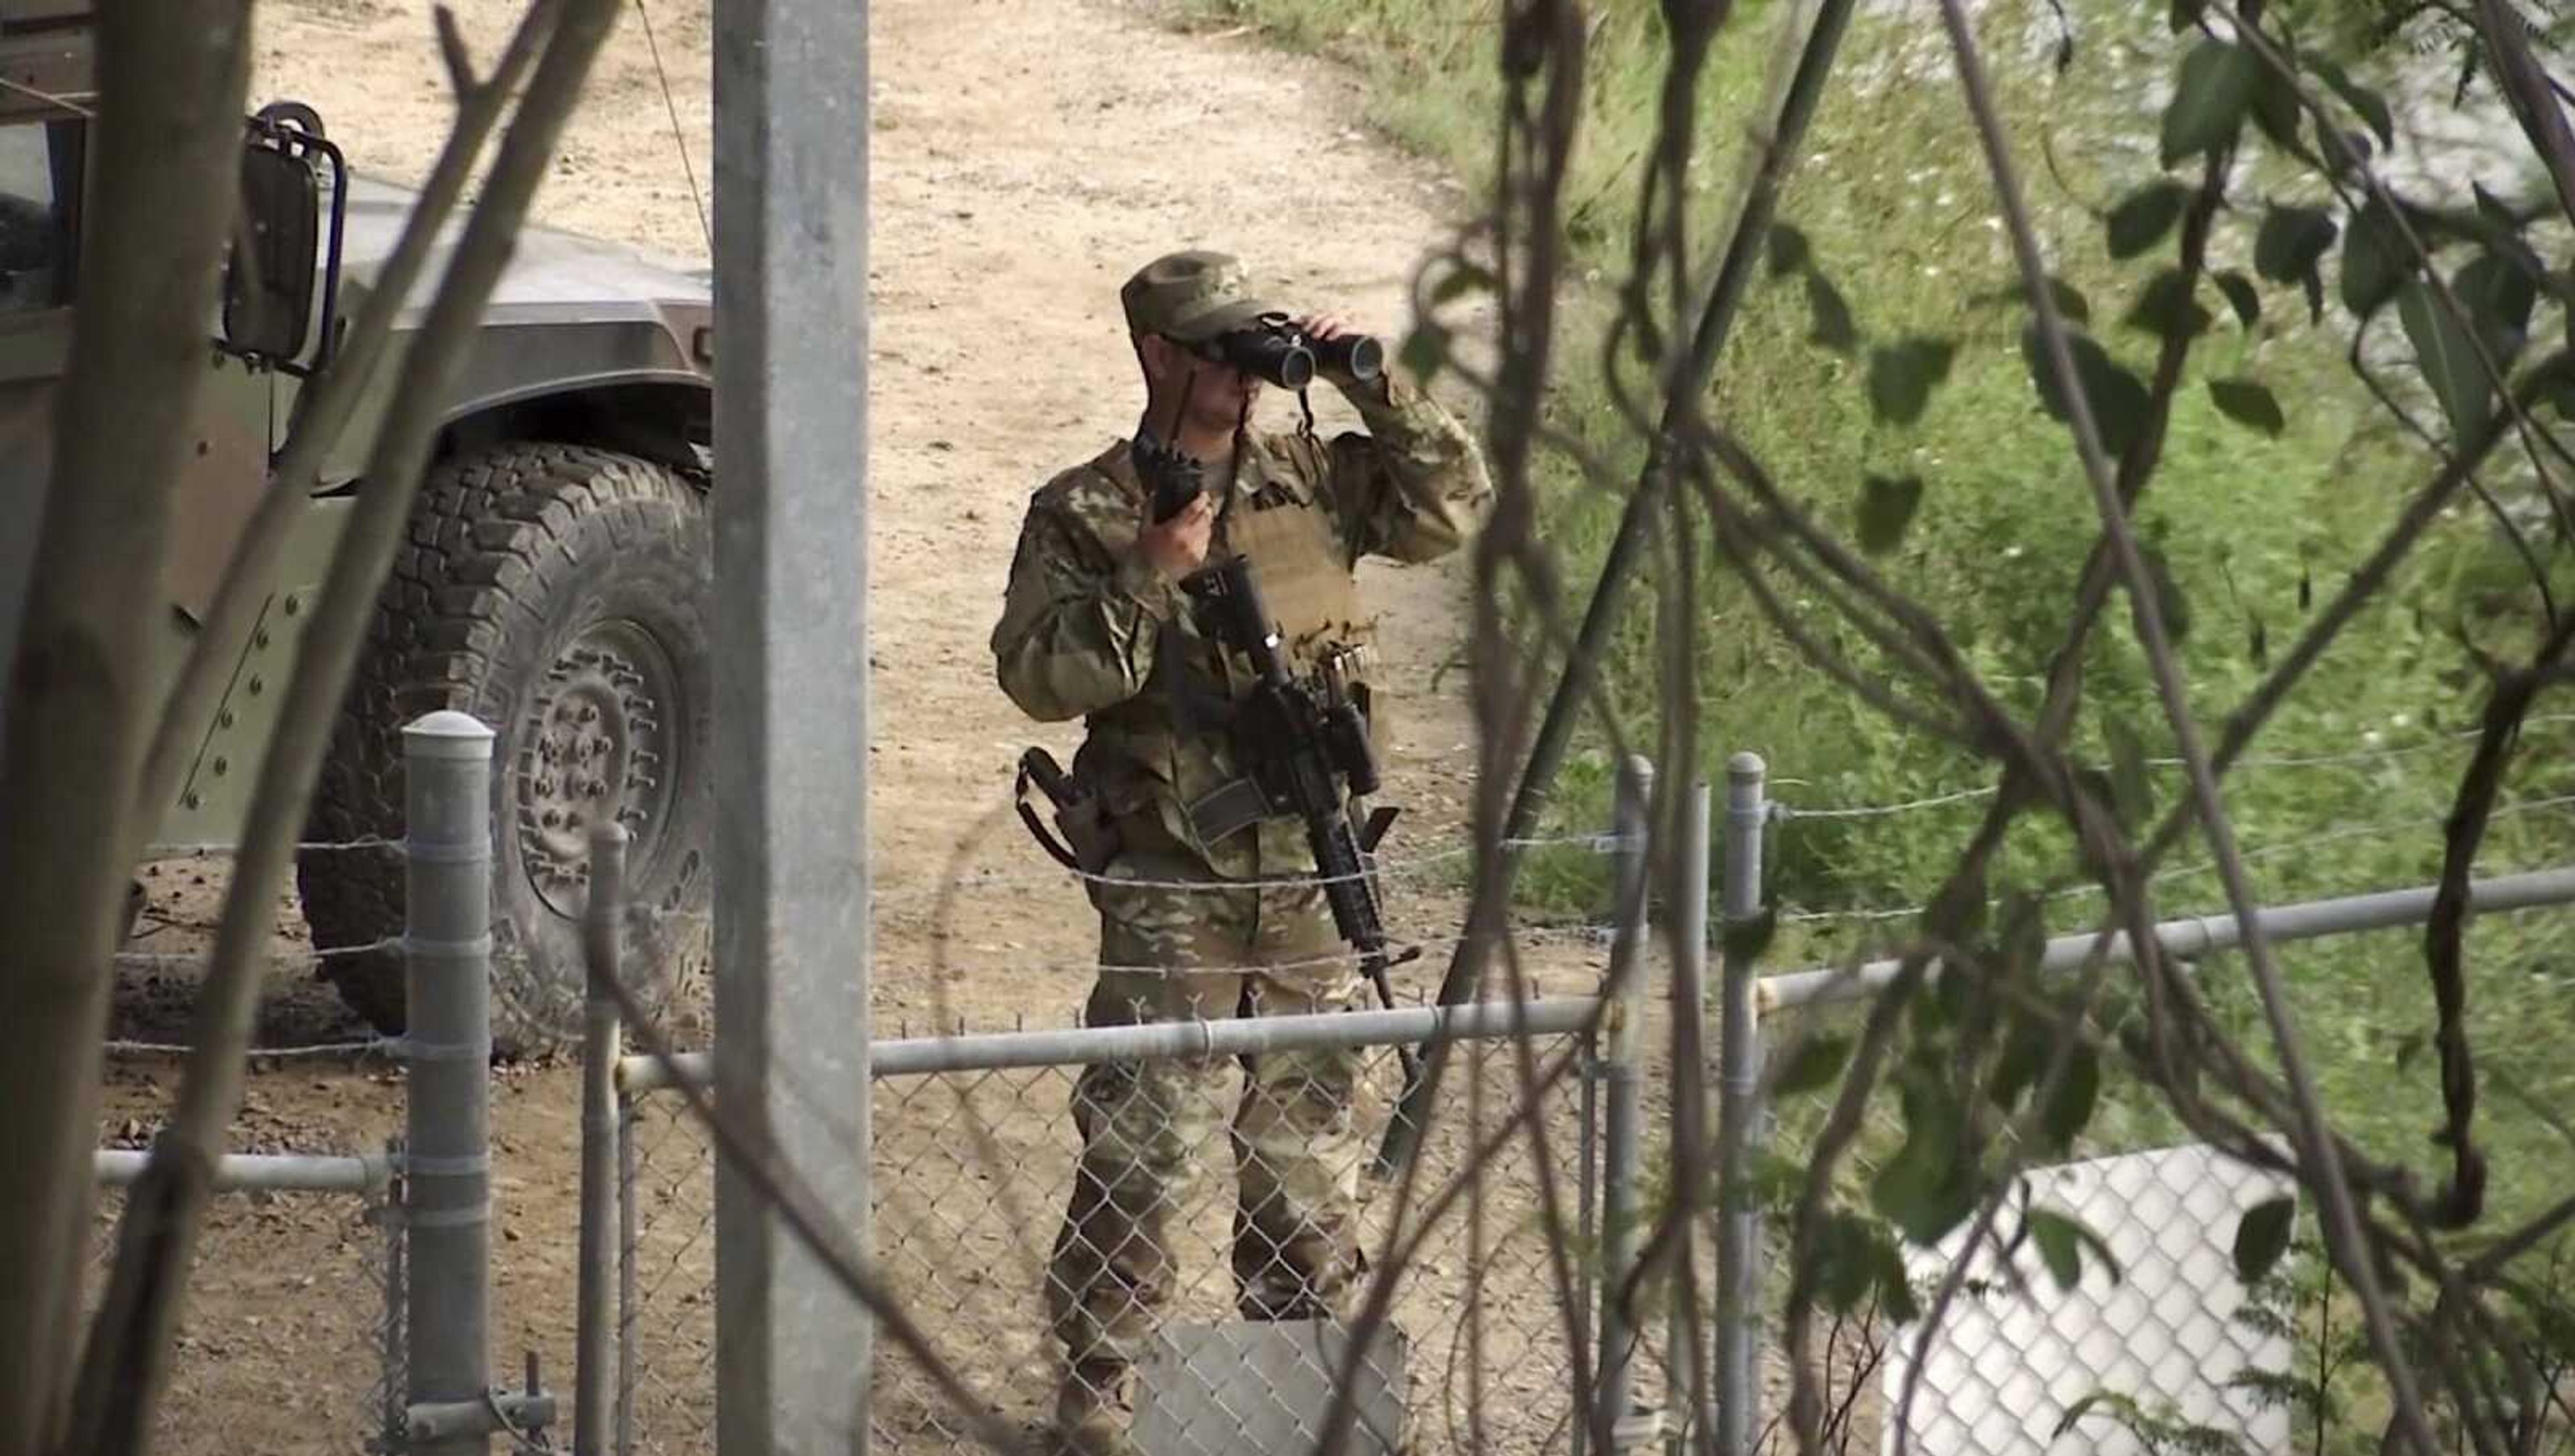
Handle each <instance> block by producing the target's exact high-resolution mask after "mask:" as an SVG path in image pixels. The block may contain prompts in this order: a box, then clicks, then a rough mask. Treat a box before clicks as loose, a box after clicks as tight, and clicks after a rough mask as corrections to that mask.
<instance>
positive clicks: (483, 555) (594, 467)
mask: <svg viewBox="0 0 2575 1456" xmlns="http://www.w3.org/2000/svg"><path fill="white" fill-rule="evenodd" d="M713 610H714V575H713V566H712V560H711V537H710V531H709V526H708V521H707V511H706V505H705V502H704V500H703V499H702V497H701V496H700V494H699V492H698V491H697V490H696V489H695V488H694V487H693V486H692V485H691V483H690V482H689V481H687V480H686V479H684V478H682V477H681V476H680V475H679V474H678V473H676V472H674V471H672V470H670V469H669V468H667V467H664V466H661V465H657V464H654V463H651V462H649V461H644V460H639V459H636V458H634V457H632V456H625V455H618V454H614V453H611V452H608V451H604V450H594V449H590V448H587V447H582V446H572V445H554V444H538V443H528V442H514V443H510V444H505V445H501V446H498V447H495V448H492V449H489V450H484V451H479V452H476V453H473V454H470V455H466V456H462V457H458V458H454V459H450V460H446V461H442V462H440V463H439V464H438V465H436V466H433V467H432V468H431V470H430V473H429V475H428V477H427V479H426V480H424V481H423V483H422V488H421V498H420V501H419V504H418V505H417V507H416V508H415V510H414V514H413V518H412V524H411V533H410V538H409V540H408V542H407V543H406V545H405V548H404V550H403V551H402V552H401V554H400V555H399V556H398V557H397V558H396V560H395V564H394V568H393V572H392V575H391V577H390V578H389V579H388V580H387V582H386V586H385V592H384V595H383V597H382V599H381V600H380V601H379V602H378V604H377V607H376V613H375V620H374V622H373V624H372V625H371V627H370V629H369V635H368V643H367V648H366V651H365V655H364V656H363V657H362V658H361V659H360V661H359V664H358V668H357V671H356V674H355V676H354V680H353V681H352V683H351V685H350V692H349V697H348V699H347V701H346V702H345V703H344V704H343V705H342V709H341V714H340V720H339V723H338V725H337V726H336V728H335V730H334V734H333V742H332V746H331V751H330V755H329V757H328V759H327V760H326V761H325V763H324V766H323V770H322V776H321V780H320V782H319V784H318V785H317V788H316V791H315V796H314V803H313V811H312V815H311V824H310V826H309V828H308V838H310V839H312V840H314V841H316V843H315V846H314V847H308V848H307V849H306V850H304V851H302V852H301V853H300V854H299V855H298V858H297V864H296V878H297V887H298V888H299V890H300V891H301V892H302V895H303V900H304V913H305V918H306V919H307V921H308V922H309V923H310V924H311V925H312V928H313V936H314V943H315V945H316V947H317V948H320V949H322V950H324V951H326V952H328V951H329V950H331V949H333V948H334V947H359V946H368V945H374V944H376V943H377V942H379V941H384V940H389V939H391V938H392V937H395V936H397V935H399V934H401V932H402V924H403V863H402V860H401V857H400V856H399V855H394V854H386V853H373V854H371V853H366V852H350V851H347V850H335V849H329V848H323V847H319V846H320V845H323V844H332V843H348V842H351V841H355V840H361V839H365V838H369V837H382V838H386V839H399V838H400V837H401V836H402V825H403V784H404V775H403V749H402V729H403V725H405V724H407V723H410V722H412V721H413V720H415V719H417V718H419V717H420V716H421V715H423V714H427V713H432V712H436V711H438V710H441V709H454V710H457V711H460V712H463V713H468V714H471V715H473V716H474V717H475V718H477V719H479V720H481V721H482V722H483V723H485V724H487V725H489V726H490V727H491V728H492V729H493V731H494V735H495V739H496V741H495V742H494V745H493V760H492V822H493V825H494V842H493V873H492V916H493V921H494V924H493V951H492V964H493V975H492V989H493V995H492V1024H493V1037H494V1042H495V1045H496V1049H497V1050H499V1051H500V1052H502V1054H504V1055H509V1054H521V1055H524V1054H531V1053H535V1052H539V1051H544V1050H550V1049H553V1048H556V1047H559V1046H562V1045H563V1044H565V1043H567V1042H573V1041H577V1040H578V1039H579V1037H580V1035H581V1024H582V1015H581V1007H582V996H583V991H582V987H583V982H584V979H585V970H584V962H583V958H582V938H583V937H582V919H581V917H582V914H583V909H584V906H585V904H586V903H587V900H588V889H587V881H588V858H589V834H590V825H591V824H592V823H593V822H594V821H595V819H596V817H597V816H598V815H599V814H601V813H615V814H617V815H619V816H620V817H621V818H622V819H623V820H624V821H625V822H626V824H627V827H628V828H629V830H630V831H631V832H632V833H633V834H634V838H633V840H632V841H631V842H630V844H629V846H628V850H627V882H626V890H627V904H628V912H627V928H626V933H625V936H624V937H623V946H624V955H623V959H624V965H623V971H624V976H623V978H624V979H625V980H626V981H627V983H628V984H629V985H630V986H631V987H633V989H634V991H635V993H636V995H637V996H638V997H639V998H640V999H641V1000H642V1001H643V1002H644V1003H645V1004H646V1005H647V1006H649V1007H651V1008H652V1009H653V1010H654V1011H655V1012H656V1013H659V1012H660V1011H662V1010H664V1009H667V1008H668V1007H669V1006H670V1005H671V1003H672V1001H673V999H674V998H675V997H676V996H677V995H678V994H679V993H680V992H682V991H683V990H685V989H687V988H688V987H689V986H691V985H692V984H693V983H694V982H695V981H696V980H697V979H698V978H699V977H700V976H701V975H702V974H703V973H704V968H705V965H706V961H707V952H708V947H709V945H710V943H711V940H712V935H711V932H710V926H709V923H708V913H707V912H708V910H709V908H710V900H711V886H712V883H713V878H714V875H713V869H714V866H713V863H712V861H711V859H710V847H709V845H710V836H711V834H712V832H713V793H712V785H711V782H710V780H711V778H712V776H713V769H714V762H713V758H712V756H711V748H710V723H711V710H712V707H713V692H712V687H711V684H710V681H709V673H710V667H709V650H710V646H711V644H710V640H709V634H710V626H711V624H710V614H711V613H712V611H713ZM322 967H323V968H322V975H323V978H324V979H326V980H329V981H331V982H332V983H333V984H334V985H335V986H336V987H337V988H338V990H339V992H340V994H341V996H342V998H343V999H345V1000H346V1001H347V1002H348V1003H349V1005H350V1006H351V1007H352V1008H353V1009H355V1010H356V1011H357V1012H358V1013H359V1014H360V1015H362V1016H364V1017H366V1018H367V1019H368V1020H369V1021H370V1022H372V1023H374V1024H375V1025H376V1026H377V1027H378V1028H380V1029H382V1030H384V1031H386V1032H388V1033H396V1032H399V1031H401V1030H402V1028H403V1023H404V993H403V960H402V956H401V955H400V953H399V952H396V951H392V950H385V949H378V950H372V951H359V952H357V953H349V954H340V955H331V954H328V953H326V954H325V955H324V957H323V961H322Z"/></svg>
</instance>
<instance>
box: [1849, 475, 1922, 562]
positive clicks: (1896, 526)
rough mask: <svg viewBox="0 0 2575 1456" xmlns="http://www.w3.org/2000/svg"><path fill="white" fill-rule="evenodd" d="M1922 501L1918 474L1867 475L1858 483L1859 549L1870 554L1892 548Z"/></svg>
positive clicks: (1920, 479) (1878, 553)
mask: <svg viewBox="0 0 2575 1456" xmlns="http://www.w3.org/2000/svg"><path fill="white" fill-rule="evenodd" d="M1921 505H1922V478H1921V477H1920V476H1876V475H1873V476H1870V477H1868V478H1867V479H1865V480H1863V481H1861V482H1860V487H1859V549H1860V550H1861V551H1864V552H1867V553H1868V554H1869V555H1871V556H1879V555H1883V554H1884V553H1886V552H1889V551H1892V550H1894V549H1895V547H1896V546H1897V545H1898V544H1899V543H1901V542H1902V541H1903V540H1904V532H1905V529H1906V528H1907V527H1910V526H1911V525H1912V524H1913V513H1914V512H1915V511H1916V510H1917V509H1919V508H1920V506H1921Z"/></svg>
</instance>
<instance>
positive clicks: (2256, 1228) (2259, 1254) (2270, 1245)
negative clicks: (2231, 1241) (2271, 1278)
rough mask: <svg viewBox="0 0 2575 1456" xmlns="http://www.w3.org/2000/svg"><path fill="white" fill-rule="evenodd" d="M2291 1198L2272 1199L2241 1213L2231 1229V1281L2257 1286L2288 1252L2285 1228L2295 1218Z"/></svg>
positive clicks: (2295, 1211) (2296, 1206)
mask: <svg viewBox="0 0 2575 1456" xmlns="http://www.w3.org/2000/svg"><path fill="white" fill-rule="evenodd" d="M2297 1211H2298V1201H2297V1200H2296V1199H2295V1198H2273V1199H2271V1200H2270V1201H2268V1202H2266V1203H2262V1204H2259V1205H2257V1206H2255V1207H2252V1208H2248V1209H2246V1210H2245V1211H2244V1217H2243V1219H2242V1221H2240V1222H2238V1223H2237V1224H2236V1225H2235V1277H2236V1278H2237V1279H2239V1280H2241V1281H2243V1282H2244V1283H2247V1284H2257V1283H2260V1282H2261V1279H2262V1276H2263V1275H2265V1274H2268V1273H2270V1272H2271V1266H2272V1265H2274V1264H2276V1263H2278V1262H2280V1256H2281V1255H2282V1254H2285V1253H2287V1252H2288V1251H2289V1228H2290V1225H2291V1223H2292V1222H2293V1221H2294V1219H2295V1218H2296V1215H2297Z"/></svg>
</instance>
